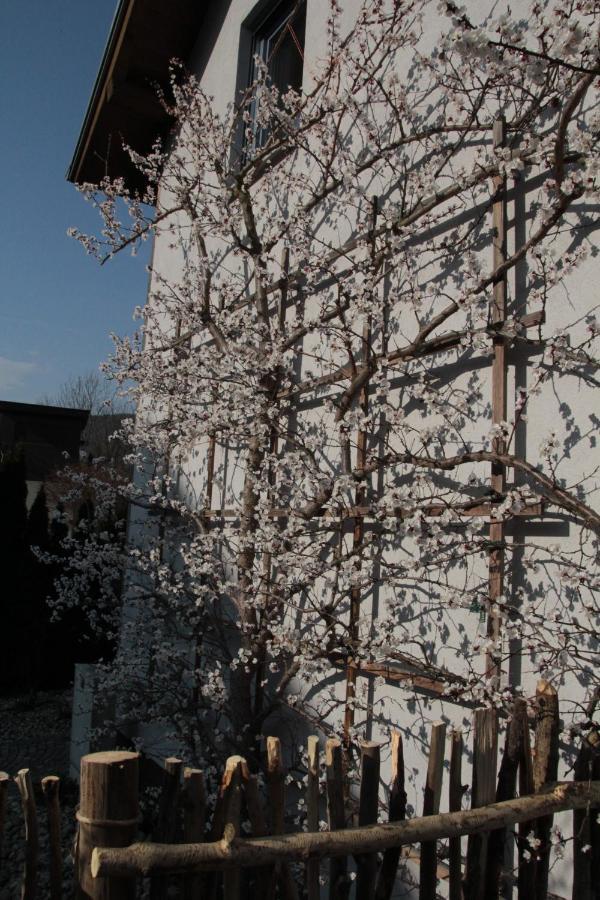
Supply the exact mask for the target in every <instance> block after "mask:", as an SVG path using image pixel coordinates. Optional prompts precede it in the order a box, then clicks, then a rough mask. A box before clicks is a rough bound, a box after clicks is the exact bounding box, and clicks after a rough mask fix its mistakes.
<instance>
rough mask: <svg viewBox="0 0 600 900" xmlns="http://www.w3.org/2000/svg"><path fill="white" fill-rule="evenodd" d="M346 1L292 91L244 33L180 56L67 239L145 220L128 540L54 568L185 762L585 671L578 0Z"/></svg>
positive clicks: (585, 173)
mask: <svg viewBox="0 0 600 900" xmlns="http://www.w3.org/2000/svg"><path fill="white" fill-rule="evenodd" d="M350 6H351V8H352V10H353V11H354V12H355V13H356V15H354V14H353V15H352V19H353V21H352V22H350V21H349V16H350V14H349V9H348V8H346V9H342V4H340V3H339V2H338V0H331V2H330V4H329V8H328V12H327V18H326V23H325V20H324V23H323V25H324V28H325V25H326V32H325V31H324V33H326V45H327V46H326V52H324V53H323V54H322V57H321V58H320V59H318V60H313V61H312V63H311V65H310V66H307V67H306V68H305V75H304V86H303V90H302V91H301V92H296V91H294V90H291V89H290V90H289V91H287V92H283V93H282V92H280V91H279V90H278V89H277V88H276V87H275V86H274V85H273V84H272V83H271V81H270V79H269V68H268V65H267V64H265V63H264V62H262V63H261V61H260V60H257V61H256V65H257V77H256V80H255V81H254V83H253V84H252V85H251V87H250V88H249V89H248V91H247V92H246V93H245V94H244V95H243V96H241V97H238V98H236V100H235V102H234V103H233V104H230V105H228V106H227V107H225V106H223V105H222V104H219V103H218V102H216V101H215V100H214V98H212V97H211V96H208V95H207V93H206V92H205V91H204V89H203V87H202V83H201V81H200V80H198V79H197V78H195V77H194V76H190V75H184V74H183V72H182V69H181V67H177V66H175V67H174V68H173V73H172V81H171V84H170V86H169V89H168V91H166V92H165V96H164V102H165V104H166V105H167V106H168V108H169V112H170V115H171V116H172V122H173V128H172V132H171V135H170V138H169V141H168V142H167V143H165V144H160V143H157V144H156V145H155V147H154V149H153V151H152V152H151V153H150V154H149V155H147V156H144V157H142V156H140V155H139V154H137V153H136V152H134V150H131V151H130V153H131V157H132V159H133V161H134V162H135V164H136V166H137V167H138V168H139V170H140V171H141V172H142V173H143V175H144V177H145V179H146V183H147V191H146V194H145V196H132V195H131V194H130V193H128V191H127V189H126V187H125V185H124V183H123V182H122V181H120V180H117V181H109V180H105V181H104V182H103V183H101V184H100V185H98V186H91V185H84V186H83V192H84V193H85V194H86V196H87V197H88V198H89V199H90V200H91V201H92V202H93V203H94V204H95V205H96V206H97V207H98V209H99V211H100V213H101V215H102V218H103V227H102V231H101V233H100V235H99V236H86V235H81V234H79V233H78V232H75V235H76V236H77V237H78V238H79V239H80V240H81V241H82V242H83V244H84V246H85V248H86V249H87V251H88V252H90V253H92V254H94V255H96V256H98V257H100V258H101V259H104V258H106V257H111V256H113V255H114V254H116V253H119V252H122V251H126V250H128V249H131V248H135V247H136V246H137V244H138V243H139V242H140V241H142V240H145V239H146V238H148V237H150V236H152V237H153V239H154V241H155V242H156V251H155V256H154V263H153V266H152V269H151V282H150V290H149V296H148V302H147V304H146V306H145V307H144V308H143V309H140V310H139V311H138V318H139V320H140V323H141V324H140V328H139V331H138V332H137V334H135V335H134V336H133V337H126V338H117V339H115V352H114V356H113V358H112V360H111V361H110V363H109V364H108V365H109V369H110V372H111V373H112V377H114V378H115V379H116V380H117V381H118V382H120V383H121V384H123V385H129V386H131V385H133V387H128V388H127V390H128V391H129V393H130V394H131V395H132V396H133V397H134V398H135V400H136V401H137V405H138V414H137V417H136V419H135V422H131V423H126V425H125V427H126V428H127V432H128V433H127V439H128V440H129V442H130V445H131V446H132V448H133V450H132V458H133V459H134V461H135V463H136V466H137V469H138V476H137V477H136V479H135V481H134V483H133V485H128V484H123V485H122V486H121V490H122V492H124V493H125V494H126V496H127V497H128V499H129V502H130V504H131V510H132V512H131V516H130V525H129V539H128V541H127V542H126V543H125V544H122V545H116V544H115V543H114V542H111V541H107V540H105V539H103V536H102V535H100V536H98V535H90V537H89V540H88V541H87V543H86V544H85V545H80V546H79V547H78V548H76V549H75V553H76V555H75V556H74V557H73V556H70V557H69V560H70V565H71V569H70V571H69V572H66V573H65V576H64V578H63V581H62V600H63V602H64V603H65V604H70V603H82V602H85V600H84V599H83V598H85V594H86V587H85V586H86V579H88V578H94V579H96V580H97V579H98V577H99V576H100V577H103V579H104V580H103V581H102V584H103V585H104V589H103V595H102V602H103V604H104V612H105V613H106V618H107V619H108V620H110V618H111V616H115V615H116V616H117V617H118V619H119V627H120V633H121V647H122V652H121V653H120V654H119V656H118V658H117V660H116V662H115V664H114V665H113V666H112V667H111V668H110V669H107V671H106V673H105V681H106V687H107V688H110V689H111V690H113V689H114V687H115V686H116V687H117V688H118V690H119V691H120V694H119V696H120V697H122V701H121V705H120V714H121V715H123V716H124V717H126V718H129V719H134V720H137V721H152V722H154V723H157V722H164V723H168V726H169V728H170V729H171V731H172V733H174V734H175V735H176V738H177V741H178V743H179V744H181V745H185V746H186V747H187V748H188V752H190V753H192V754H193V756H194V757H195V758H196V759H198V760H201V761H204V763H205V764H206V763H208V762H210V761H212V762H215V761H217V760H220V759H222V758H223V757H224V756H226V755H228V754H229V753H231V752H242V753H244V754H245V755H246V756H247V757H248V758H249V759H251V760H256V758H257V754H258V746H259V745H258V741H259V739H260V735H261V733H264V731H265V728H266V727H271V726H272V723H273V722H274V721H275V718H276V717H279V718H280V719H282V720H283V721H285V722H287V723H288V724H289V725H290V727H292V724H293V723H301V722H303V721H307V722H309V723H311V727H314V726H317V727H320V728H321V729H323V730H324V731H328V732H330V733H331V732H337V733H340V734H342V735H343V736H344V739H345V740H346V742H347V743H348V744H349V745H351V744H352V742H353V740H354V739H355V738H357V737H358V736H360V735H362V734H364V733H365V729H366V728H369V729H371V728H378V727H381V728H385V727H386V723H388V722H389V721H390V719H393V718H394V717H396V724H398V722H399V721H400V719H402V723H403V724H404V725H407V722H408V718H410V714H409V713H408V712H407V709H415V710H417V711H418V710H419V709H421V707H420V705H419V700H418V698H419V697H422V696H428V697H437V698H440V699H441V700H444V702H451V703H452V704H460V703H463V702H465V703H466V702H472V701H475V702H476V703H493V704H495V705H497V706H498V707H506V706H507V705H509V704H510V702H511V700H512V698H513V697H514V696H515V695H516V694H521V693H522V694H523V695H524V696H525V697H529V696H530V695H531V694H532V692H533V689H534V685H535V679H536V678H537V677H539V676H543V677H545V678H546V679H549V680H551V681H553V682H554V683H555V684H556V685H557V686H558V685H560V684H562V683H563V682H564V683H565V687H564V690H562V692H561V699H562V701H563V712H564V714H565V715H566V716H567V717H568V723H570V724H574V725H577V723H582V722H584V721H585V720H586V714H585V712H584V710H585V708H586V704H587V703H588V702H589V700H590V697H591V695H592V694H593V692H594V690H595V689H596V688H597V685H598V674H597V670H596V671H595V670H594V655H595V653H596V651H597V641H598V629H599V619H598V613H599V606H598V588H599V587H600V580H599V576H598V570H597V554H598V531H599V529H600V512H598V511H597V509H598V508H597V504H595V494H596V492H597V489H598V459H597V458H594V456H595V453H596V443H595V442H596V438H595V434H596V433H597V430H598V424H599V422H598V419H597V417H596V416H595V414H594V413H593V412H592V410H593V407H592V405H591V403H592V400H591V396H592V394H591V391H592V390H593V389H594V388H595V387H596V385H597V366H598V359H597V356H596V355H595V354H596V353H597V338H598V327H597V324H596V319H595V306H596V304H597V291H596V289H595V286H594V285H595V282H594V277H595V278H596V281H597V278H598V267H597V257H596V253H597V249H596V248H594V243H593V240H594V227H595V223H596V221H597V204H598V200H599V182H598V132H599V128H600V118H599V116H598V100H599V97H598V75H599V74H600V68H599V55H598V52H599V45H598V24H599V21H600V6H599V5H598V3H597V2H596V0H577V2H571V3H558V2H554V0H550V2H548V3H545V2H533V3H532V4H531V5H530V7H529V6H528V10H527V15H525V14H523V15H522V18H521V16H519V15H517V16H514V15H511V13H510V12H508V11H507V12H506V13H504V14H502V15H498V16H492V15H489V16H487V17H486V18H485V19H483V18H482V15H481V12H480V5H479V4H474V3H471V4H467V6H466V7H464V8H463V7H458V6H456V5H455V4H454V3H452V2H443V3H441V4H439V6H438V5H436V4H435V3H431V2H429V0H385V2H384V0H375V2H373V0H371V2H365V3H364V5H362V6H361V7H360V8H357V7H358V4H350ZM323 15H324V17H325V13H324V14H323ZM258 135H260V139H259V138H258ZM125 209H126V210H127V213H128V215H125V214H124V210H125ZM590 250H591V253H590ZM159 251H160V252H159ZM112 502H113V498H112V497H111V495H110V493H107V494H106V503H107V504H108V505H110V504H111V503H112ZM105 537H106V536H105ZM121 567H125V569H126V572H127V592H126V601H125V606H124V609H123V610H120V609H119V607H118V604H117V603H116V601H115V597H114V596H113V585H114V584H115V581H116V579H115V577H114V575H115V573H116V572H117V571H118V570H119V569H120V568H121ZM102 573H104V575H102ZM95 616H96V617H97V618H98V621H100V620H102V619H103V618H105V617H104V616H103V615H100V612H99V610H98V609H96V611H95ZM393 697H401V698H402V707H401V709H402V713H401V714H400V713H398V712H396V711H394V709H393V707H390V703H391V702H392V701H391V700H390V698H393ZM410 698H413V701H412V702H413V703H414V702H416V706H415V705H413V706H411V705H410V702H409V701H410ZM414 698H416V701H414ZM407 703H408V706H407ZM289 706H293V707H294V712H293V715H292V714H290V715H289V716H288V715H287V713H285V710H286V709H287V708H288V707H289ZM416 718H418V713H417V712H415V721H416Z"/></svg>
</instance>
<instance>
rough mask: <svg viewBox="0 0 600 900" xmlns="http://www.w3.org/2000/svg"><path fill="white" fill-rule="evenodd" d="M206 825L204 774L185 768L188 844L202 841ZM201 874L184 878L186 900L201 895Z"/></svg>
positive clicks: (186, 836) (185, 824) (197, 770)
mask: <svg viewBox="0 0 600 900" xmlns="http://www.w3.org/2000/svg"><path fill="white" fill-rule="evenodd" d="M205 827H206V788H205V785H204V774H203V773H202V772H201V770H200V769H190V768H188V767H187V766H186V768H185V769H184V770H183V840H184V842H185V843H186V844H187V843H189V844H191V843H201V842H202V841H203V840H204V829H205ZM201 885H202V882H201V879H200V876H199V875H187V876H185V877H184V879H183V895H184V898H185V900H196V898H197V897H199V896H200V891H201Z"/></svg>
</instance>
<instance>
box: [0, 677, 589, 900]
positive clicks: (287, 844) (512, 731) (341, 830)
mask: <svg viewBox="0 0 600 900" xmlns="http://www.w3.org/2000/svg"><path fill="white" fill-rule="evenodd" d="M531 727H533V731H534V741H535V743H534V750H533V753H532V750H531V748H530V728H531ZM558 735H559V719H558V698H557V695H556V692H555V691H554V690H553V688H551V687H550V686H549V685H548V684H546V683H545V682H540V685H539V686H538V692H537V704H536V715H535V720H534V721H533V722H530V721H529V719H528V715H527V707H526V704H525V702H524V701H520V700H517V701H516V702H515V705H514V710H513V713H512V715H511V717H510V719H509V720H508V722H507V725H506V734H505V744H504V748H503V753H502V758H501V762H500V767H499V770H498V771H497V757H498V752H497V749H498V748H497V745H498V719H497V715H496V713H495V712H494V711H493V710H490V709H477V710H475V712H474V722H473V746H472V751H473V754H472V760H473V764H472V773H471V809H469V810H463V809H461V807H462V799H463V791H464V788H463V772H462V761H463V755H464V753H463V750H464V748H463V739H462V734H461V733H460V732H458V731H453V732H451V734H450V735H449V791H448V808H449V812H447V813H440V806H441V802H442V776H443V771H444V766H445V756H446V743H447V741H446V725H445V724H444V723H442V722H438V723H436V724H434V725H433V727H432V731H431V740H430V749H429V761H428V768H427V773H426V783H425V790H424V796H423V806H422V810H421V812H422V815H421V816H420V817H419V818H412V819H408V820H407V819H406V792H405V784H404V761H403V744H402V739H401V736H400V734H399V733H398V732H396V733H394V734H392V740H391V763H392V771H391V784H390V785H389V792H388V796H387V803H386V804H385V807H386V808H387V818H388V822H387V823H385V824H382V823H379V822H378V817H379V813H380V810H382V809H383V808H384V804H383V803H382V802H381V801H380V797H379V788H380V746H379V745H378V744H376V743H373V742H365V743H363V744H362V745H361V748H360V754H361V756H360V786H359V789H358V791H357V794H356V796H355V795H354V794H353V793H352V792H351V791H350V790H349V788H348V779H347V778H346V771H345V754H344V748H343V745H342V744H341V742H340V741H338V740H335V739H330V740H328V741H327V742H326V744H325V748H324V749H325V760H324V762H325V771H326V783H325V791H324V794H325V796H324V797H323V798H321V797H320V785H319V773H320V749H319V741H318V739H317V738H316V737H314V736H313V737H310V738H309V739H308V771H307V782H306V791H305V796H304V798H303V799H304V803H305V808H306V819H305V827H306V829H307V830H306V831H296V832H294V833H288V834H286V833H285V832H286V820H285V816H286V809H287V803H286V791H285V783H286V772H285V770H284V767H283V765H282V758H281V747H280V743H279V740H278V739H277V738H273V737H270V738H267V753H266V765H265V792H264V796H262V795H261V791H260V789H259V780H258V776H257V775H255V774H253V773H251V772H250V771H249V770H248V767H247V765H246V763H245V760H244V759H242V758H241V757H239V756H233V757H230V759H229V760H228V761H227V764H226V766H225V772H224V774H223V777H222V780H221V784H220V788H219V791H218V796H217V801H216V805H215V808H214V810H213V811H212V814H211V815H210V816H209V815H208V808H207V800H206V789H205V783H204V777H203V773H202V772H201V771H200V770H198V769H192V768H185V767H184V766H183V763H182V761H181V760H179V759H175V758H170V759H167V760H166V763H165V768H164V772H163V786H162V793H161V797H160V805H159V809H158V814H157V816H156V821H155V822H154V823H153V829H152V840H151V841H149V840H146V841H140V842H136V834H137V830H138V820H139V800H138V761H139V756H138V754H135V753H130V752H126V751H107V752H102V753H94V754H89V755H88V756H86V757H84V758H83V759H82V764H81V786H80V804H79V809H78V811H77V813H76V815H77V820H78V839H77V843H76V851H75V870H76V882H77V888H76V896H78V897H80V898H81V897H87V898H97V900H99V898H103V900H106V898H111V900H117V898H118V900H125V898H127V900H129V898H131V900H133V898H135V897H137V896H141V890H142V887H141V885H142V879H143V877H145V878H149V879H150V881H149V887H148V882H146V891H149V897H150V898H151V900H161V898H166V897H173V896H175V897H182V898H185V900H193V898H201V900H221V898H222V900H242V898H253V897H256V898H260V900H275V898H282V900H296V898H297V900H302V898H307V900H317V898H321V897H323V898H325V897H327V898H329V900H348V898H355V900H389V898H391V897H392V894H393V891H394V887H395V885H397V884H398V885H399V884H400V883H401V881H405V882H406V880H407V879H408V883H410V877H411V876H410V872H409V873H408V874H407V873H406V871H405V869H404V868H403V869H402V870H399V864H400V862H401V860H402V859H403V857H404V859H406V858H408V860H410V870H411V871H412V872H413V873H414V878H415V881H416V882H417V883H418V885H417V887H415V891H416V890H418V895H419V898H420V900H435V898H436V896H440V895H441V896H447V897H449V898H450V900H458V898H461V900H480V898H481V900H495V898H499V897H511V896H514V893H515V892H516V893H517V895H518V897H519V900H541V898H546V897H548V896H552V895H549V894H548V873H549V866H550V850H551V843H552V822H553V815H554V814H555V813H558V812H561V811H565V810H572V812H573V838H572V840H573V843H574V848H573V872H572V885H573V887H572V896H573V897H574V898H577V900H594V898H600V824H599V820H600V815H599V814H600V735H599V733H598V730H597V729H596V728H595V727H594V726H593V725H591V723H590V728H589V729H588V730H587V733H586V736H585V737H584V738H583V740H582V743H581V746H580V748H579V753H578V757H577V762H576V765H575V769H574V780H573V781H571V782H562V783H557V775H558V757H559V753H558ZM7 780H8V776H5V777H4V778H0V836H1V833H2V824H3V819H4V808H5V804H4V798H5V794H6V785H7ZM15 780H16V781H17V785H18V788H19V791H20V794H21V799H22V805H23V812H24V819H25V830H26V838H25V839H26V854H25V864H24V873H23V881H22V889H21V898H22V900H29V898H34V897H36V870H37V865H38V859H37V843H38V841H37V834H38V823H37V818H36V806H35V803H34V801H33V791H32V785H31V779H30V778H29V773H28V772H27V770H21V771H20V772H19V773H18V775H17V776H16V779H15ZM42 785H43V790H44V795H45V797H46V801H47V812H48V827H49V839H50V848H51V849H50V860H49V865H50V894H49V896H50V897H51V900H57V898H60V897H62V896H63V894H62V872H61V867H62V865H63V853H62V848H61V846H60V829H59V824H58V823H59V818H60V810H59V802H58V788H59V782H58V779H57V778H54V777H52V776H50V777H49V778H46V779H44V780H43V782H42ZM295 799H296V800H297V798H295ZM322 806H323V810H322ZM325 807H326V810H327V818H328V830H319V822H320V818H321V813H322V811H323V813H324V810H325ZM244 822H245V823H246V825H245V828H243V827H242V824H241V823H244ZM247 823H249V826H248V824H247ZM248 831H250V833H251V836H249V837H242V836H241V835H242V834H243V833H244V832H248ZM463 836H464V837H467V840H466V841H465V842H464V844H463V841H462V840H461V839H462V838H463ZM465 845H466V846H465ZM464 850H466V854H464V855H463V851H464ZM515 850H516V865H514V864H513V861H512V860H513V856H514V852H515Z"/></svg>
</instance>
